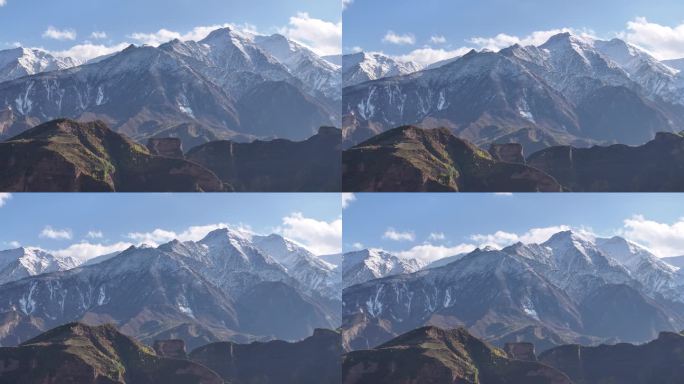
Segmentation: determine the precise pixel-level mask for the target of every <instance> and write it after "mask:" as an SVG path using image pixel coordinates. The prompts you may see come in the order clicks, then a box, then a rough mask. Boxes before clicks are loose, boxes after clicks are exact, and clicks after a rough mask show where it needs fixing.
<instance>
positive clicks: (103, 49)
mask: <svg viewBox="0 0 684 384" xmlns="http://www.w3.org/2000/svg"><path fill="white" fill-rule="evenodd" d="M129 45H130V44H129V43H120V44H115V45H111V46H107V45H101V44H92V43H86V44H78V45H74V46H73V47H71V48H69V49H67V50H65V51H56V52H51V53H52V54H53V55H55V56H58V57H71V58H74V59H76V60H80V61H87V60H91V59H94V58H96V57H100V56H105V55H110V54H112V53H116V52H120V51H122V50H124V49H125V48H126V47H128V46H129Z"/></svg>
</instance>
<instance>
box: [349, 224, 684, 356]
mask: <svg viewBox="0 0 684 384" xmlns="http://www.w3.org/2000/svg"><path fill="white" fill-rule="evenodd" d="M343 303H344V304H343V329H344V330H345V332H344V333H343V338H344V342H345V345H346V346H348V347H349V348H351V349H367V348H372V347H375V346H377V345H380V344H382V343H383V342H385V341H387V340H390V339H391V338H393V337H396V336H398V335H400V334H402V333H404V332H408V331H410V330H412V329H415V328H418V327H421V326H424V325H435V326H440V327H444V328H455V327H466V328H467V329H468V330H469V331H470V332H472V333H473V334H474V335H475V336H477V337H481V338H483V339H485V340H488V341H491V342H493V343H495V344H497V345H503V344H504V343H506V342H510V341H528V342H532V343H534V344H535V345H537V347H538V348H539V349H540V350H545V349H548V348H551V347H553V346H554V345H562V344H569V343H581V344H594V343H597V342H599V341H626V342H645V341H648V340H651V339H653V338H655V337H657V335H658V333H659V332H662V331H678V330H680V329H684V274H682V273H681V272H680V269H679V268H678V267H675V266H672V265H670V264H668V263H667V262H666V261H665V260H663V259H659V258H658V257H656V256H655V255H653V254H651V253H650V252H649V251H648V250H646V249H644V248H642V247H640V246H638V245H636V244H634V243H631V242H629V241H627V240H625V239H623V238H620V237H615V238H611V239H594V238H591V237H587V236H584V235H581V234H578V233H573V232H561V233H558V234H556V235H554V236H552V237H551V238H550V239H549V240H548V241H547V242H545V243H543V244H539V245H537V244H515V245H513V246H510V247H507V248H505V249H503V250H500V251H499V250H493V249H488V250H476V251H474V252H472V253H470V254H468V255H464V256H462V257H456V258H454V261H453V262H451V263H449V264H447V265H444V266H441V267H436V268H435V267H428V268H426V269H423V270H420V271H418V272H415V273H409V274H399V275H393V276H386V277H382V278H379V279H374V280H370V281H366V282H362V283H360V284H358V285H354V286H351V287H348V288H346V289H345V291H344V297H343Z"/></svg>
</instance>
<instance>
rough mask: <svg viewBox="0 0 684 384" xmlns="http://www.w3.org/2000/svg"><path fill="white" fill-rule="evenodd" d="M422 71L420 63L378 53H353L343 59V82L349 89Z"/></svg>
mask: <svg viewBox="0 0 684 384" xmlns="http://www.w3.org/2000/svg"><path fill="white" fill-rule="evenodd" d="M421 69H422V67H421V65H420V64H418V63H414V62H412V61H406V62H404V61H399V60H397V59H395V58H392V57H390V56H387V55H384V54H382V53H378V52H359V53H352V54H348V55H344V56H343V57H342V82H343V84H344V86H345V87H348V86H351V85H356V84H360V83H364V82H366V81H370V80H377V79H382V78H384V77H392V76H401V75H407V74H409V73H413V72H417V71H420V70H421Z"/></svg>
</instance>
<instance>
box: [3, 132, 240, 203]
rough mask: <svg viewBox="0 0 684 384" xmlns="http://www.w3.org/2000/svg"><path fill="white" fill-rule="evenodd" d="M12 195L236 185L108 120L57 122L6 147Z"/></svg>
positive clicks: (5, 167) (5, 184) (6, 186)
mask: <svg viewBox="0 0 684 384" xmlns="http://www.w3.org/2000/svg"><path fill="white" fill-rule="evenodd" d="M0 190H2V191H6V192H14V191H21V192H105V191H107V192H113V191H118V192H199V191H211V192H219V191H226V190H230V187H229V186H228V185H226V184H224V183H222V182H221V180H219V179H218V178H217V177H216V175H214V174H213V173H212V172H211V171H209V170H208V169H206V168H204V167H202V166H200V165H197V164H195V163H192V162H189V161H186V160H183V159H174V158H168V157H163V156H156V155H154V154H152V153H150V152H149V151H148V149H147V148H145V147H143V146H141V145H139V144H137V143H135V142H133V141H132V140H130V139H128V138H127V137H125V136H123V135H120V134H118V133H116V132H114V131H112V130H110V129H109V128H108V127H107V125H106V124H105V123H103V122H100V121H97V122H92V123H79V122H76V121H72V120H64V119H61V120H55V121H51V122H48V123H45V124H42V125H39V126H37V127H35V128H32V129H30V130H28V131H26V132H24V133H22V134H20V135H18V136H16V137H14V138H12V139H10V140H9V141H6V142H3V143H0Z"/></svg>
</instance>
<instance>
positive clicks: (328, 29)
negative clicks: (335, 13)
mask: <svg viewBox="0 0 684 384" xmlns="http://www.w3.org/2000/svg"><path fill="white" fill-rule="evenodd" d="M279 32H280V33H281V34H282V35H284V36H287V37H288V38H290V39H292V40H295V41H297V42H300V43H302V44H304V45H306V46H308V47H309V48H311V50H313V51H314V52H316V53H317V54H318V55H321V56H325V55H337V54H339V53H341V52H342V22H341V21H340V22H337V23H333V22H330V21H325V20H321V19H316V18H313V17H310V16H309V14H308V13H306V12H299V13H297V15H295V16H292V17H290V23H289V25H288V26H287V27H284V28H280V30H279Z"/></svg>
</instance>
